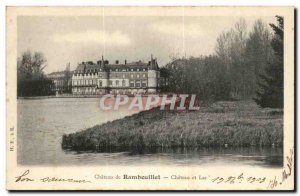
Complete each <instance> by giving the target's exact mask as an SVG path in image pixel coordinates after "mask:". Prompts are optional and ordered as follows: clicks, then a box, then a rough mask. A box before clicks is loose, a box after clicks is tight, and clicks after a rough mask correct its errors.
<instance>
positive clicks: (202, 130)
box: [62, 101, 283, 151]
mask: <svg viewBox="0 0 300 196" xmlns="http://www.w3.org/2000/svg"><path fill="white" fill-rule="evenodd" d="M282 144H283V112H282V110H280V109H261V108H259V107H258V106H257V105H256V104H255V103H254V102H252V101H235V102H217V103H215V104H212V105H210V106H206V107H203V108H201V109H200V111H194V112H180V113H176V112H170V111H169V112H168V111H160V110H158V109H152V110H150V111H144V112H140V113H138V114H134V115H132V116H128V117H125V118H123V119H119V120H115V121H112V122H107V123H105V124H102V125H97V126H94V127H92V128H88V129H86V130H83V131H81V132H77V133H73V134H69V135H64V136H63V138H62V147H63V148H64V149H70V150H76V151H87V150H93V151H105V150H106V149H119V150H122V149H128V148H130V149H133V150H137V151H140V150H144V149H145V148H156V147H163V148H172V147H224V148H226V147H250V146H257V147H258V146H259V147H271V146H282Z"/></svg>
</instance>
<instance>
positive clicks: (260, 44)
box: [244, 20, 274, 98]
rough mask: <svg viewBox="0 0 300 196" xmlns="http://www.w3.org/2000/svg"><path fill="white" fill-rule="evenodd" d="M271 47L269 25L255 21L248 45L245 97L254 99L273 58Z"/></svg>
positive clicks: (246, 52)
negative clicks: (259, 83) (261, 76)
mask: <svg viewBox="0 0 300 196" xmlns="http://www.w3.org/2000/svg"><path fill="white" fill-rule="evenodd" d="M273 53H274V52H273V49H272V47H271V33H270V32H269V30H268V28H267V25H266V24H264V23H263V22H262V21H261V20H257V21H255V23H254V25H253V28H252V30H251V32H250V33H249V38H248V40H247V43H246V48H245V53H244V59H245V66H246V72H245V77H244V81H245V84H246V89H245V90H246V92H245V95H246V96H247V97H251V98H253V96H255V93H256V89H257V83H258V81H259V80H260V77H259V75H261V74H263V73H264V70H265V68H266V66H267V65H268V62H270V61H271V60H272V58H273Z"/></svg>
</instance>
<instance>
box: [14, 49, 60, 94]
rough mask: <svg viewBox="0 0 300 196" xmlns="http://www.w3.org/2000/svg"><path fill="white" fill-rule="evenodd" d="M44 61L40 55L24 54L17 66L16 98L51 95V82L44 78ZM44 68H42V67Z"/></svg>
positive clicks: (37, 53)
mask: <svg viewBox="0 0 300 196" xmlns="http://www.w3.org/2000/svg"><path fill="white" fill-rule="evenodd" d="M45 63H46V59H45V57H44V56H43V54H42V53H39V52H35V53H34V54H32V53H31V52H30V51H27V52H24V53H23V54H22V57H21V58H20V59H18V65H17V69H18V72H17V74H18V75H17V96H18V97H28V96H47V95H52V94H54V92H52V90H51V89H52V87H53V82H52V80H50V79H48V78H46V77H45V75H44V73H43V69H44V68H45V65H44V64H45ZM42 66H44V67H42Z"/></svg>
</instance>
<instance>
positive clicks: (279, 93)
mask: <svg viewBox="0 0 300 196" xmlns="http://www.w3.org/2000/svg"><path fill="white" fill-rule="evenodd" d="M276 18H277V21H278V26H276V25H274V24H270V26H271V27H272V29H273V30H274V33H275V36H274V37H273V39H272V42H271V45H272V48H273V50H274V53H275V58H274V60H273V61H272V62H270V63H269V65H268V66H267V67H266V69H265V74H262V75H260V77H261V81H260V82H259V86H260V88H259V90H258V92H257V97H256V98H255V99H254V100H255V102H256V103H257V104H258V105H259V106H261V107H263V108H265V107H270V108H283V54H284V51H283V37H284V33H283V32H284V22H283V17H281V16H276Z"/></svg>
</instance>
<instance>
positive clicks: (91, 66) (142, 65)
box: [75, 60, 158, 73]
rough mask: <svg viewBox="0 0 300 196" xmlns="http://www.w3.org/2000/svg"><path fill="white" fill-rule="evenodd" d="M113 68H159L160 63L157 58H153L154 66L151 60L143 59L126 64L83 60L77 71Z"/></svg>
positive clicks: (96, 70)
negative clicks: (103, 63)
mask: <svg viewBox="0 0 300 196" xmlns="http://www.w3.org/2000/svg"><path fill="white" fill-rule="evenodd" d="M98 62H99V61H98ZM104 67H105V68H106V69H111V70H113V71H115V70H116V69H120V70H123V69H126V70H127V69H129V71H130V70H131V69H134V70H137V69H156V70H158V64H157V62H156V60H152V66H151V61H149V62H148V63H145V62H142V61H137V62H131V63H126V64H105V65H104V66H103V65H101V64H99V63H98V64H96V63H93V62H83V63H80V64H78V66H77V68H76V70H75V73H83V72H98V71H101V70H102V69H104Z"/></svg>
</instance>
